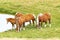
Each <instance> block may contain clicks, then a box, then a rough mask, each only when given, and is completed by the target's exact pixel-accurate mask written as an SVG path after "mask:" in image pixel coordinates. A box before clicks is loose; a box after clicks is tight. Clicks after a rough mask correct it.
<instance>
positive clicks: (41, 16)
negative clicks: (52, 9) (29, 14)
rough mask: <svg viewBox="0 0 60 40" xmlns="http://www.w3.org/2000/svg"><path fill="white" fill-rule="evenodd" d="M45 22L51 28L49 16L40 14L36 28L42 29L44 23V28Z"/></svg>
mask: <svg viewBox="0 0 60 40" xmlns="http://www.w3.org/2000/svg"><path fill="white" fill-rule="evenodd" d="M47 21H48V22H49V24H50V27H51V15H50V14H49V13H44V14H42V13H40V14H39V15H38V17H37V26H40V27H42V23H43V22H44V23H45V27H46V26H47V25H46V24H47Z"/></svg>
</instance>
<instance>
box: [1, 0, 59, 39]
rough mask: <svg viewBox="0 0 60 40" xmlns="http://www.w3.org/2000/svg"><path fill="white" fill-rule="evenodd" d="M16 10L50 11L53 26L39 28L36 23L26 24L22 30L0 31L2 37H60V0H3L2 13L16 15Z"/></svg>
mask: <svg viewBox="0 0 60 40" xmlns="http://www.w3.org/2000/svg"><path fill="white" fill-rule="evenodd" d="M16 12H22V13H23V14H26V13H34V14H35V15H36V16H37V15H38V14H39V13H43V12H50V13H51V16H52V20H51V21H52V23H51V25H52V26H51V28H50V27H49V26H47V27H46V28H45V27H42V29H37V28H36V24H35V25H34V26H33V25H28V26H26V30H23V31H21V32H18V33H17V32H16V31H15V30H13V31H7V32H2V33H0V38H2V37H12V38H15V37H17V38H54V37H58V38H60V0H37V1H36V0H1V1H0V13H2V14H3V13H6V14H12V15H15V13H16Z"/></svg>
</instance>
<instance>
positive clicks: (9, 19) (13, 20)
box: [6, 18, 16, 29]
mask: <svg viewBox="0 0 60 40" xmlns="http://www.w3.org/2000/svg"><path fill="white" fill-rule="evenodd" d="M6 20H7V24H8V22H10V23H11V24H12V29H13V28H14V24H16V23H15V18H6Z"/></svg>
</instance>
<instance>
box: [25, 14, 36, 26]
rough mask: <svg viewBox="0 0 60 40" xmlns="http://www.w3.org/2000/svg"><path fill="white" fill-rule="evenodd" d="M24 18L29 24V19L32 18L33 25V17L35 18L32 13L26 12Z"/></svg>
mask: <svg viewBox="0 0 60 40" xmlns="http://www.w3.org/2000/svg"><path fill="white" fill-rule="evenodd" d="M25 19H26V22H30V24H31V20H32V23H33V25H34V22H35V19H36V17H35V15H34V14H30V13H29V14H26V15H25Z"/></svg>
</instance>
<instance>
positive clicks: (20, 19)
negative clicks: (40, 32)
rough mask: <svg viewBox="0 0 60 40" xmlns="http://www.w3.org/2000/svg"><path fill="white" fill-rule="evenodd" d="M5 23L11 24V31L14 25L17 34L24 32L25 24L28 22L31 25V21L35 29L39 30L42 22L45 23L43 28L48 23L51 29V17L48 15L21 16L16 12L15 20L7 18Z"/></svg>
mask: <svg viewBox="0 0 60 40" xmlns="http://www.w3.org/2000/svg"><path fill="white" fill-rule="evenodd" d="M6 20H7V23H8V22H10V23H11V24H12V29H13V27H14V24H16V31H17V32H19V31H21V30H22V28H23V30H25V23H26V22H29V23H30V24H31V21H32V23H33V26H34V24H35V23H36V27H37V28H40V27H42V24H43V22H44V23H45V27H46V26H47V25H46V24H47V22H48V23H49V25H50V27H51V15H50V14H49V13H40V14H38V15H37V19H36V16H35V15H34V14H31V13H29V14H26V15H24V14H22V13H20V12H17V13H16V14H15V18H7V19H6Z"/></svg>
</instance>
